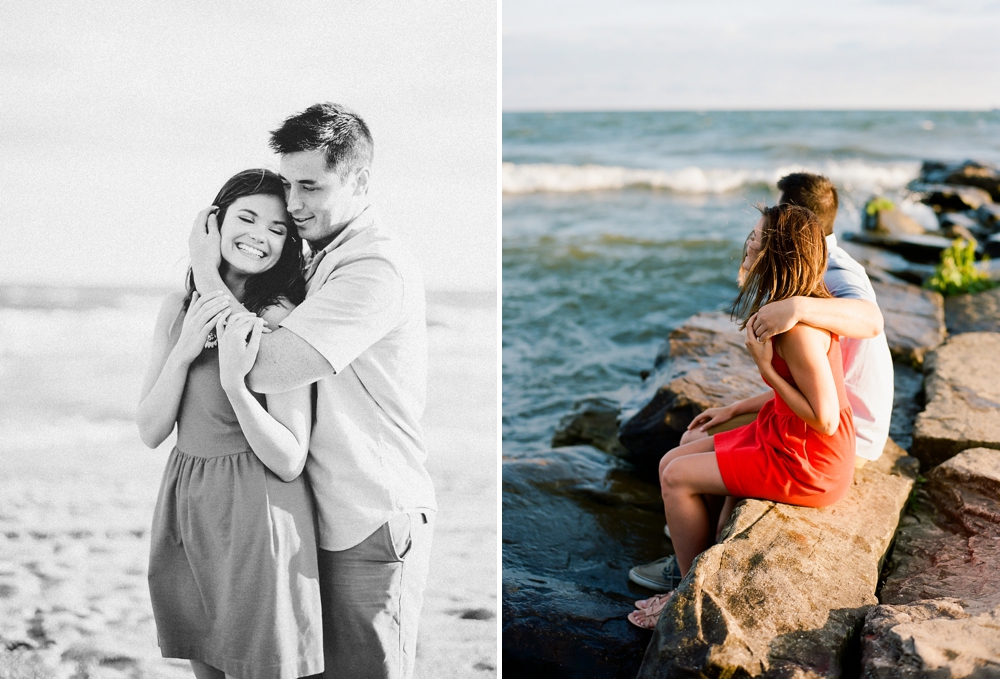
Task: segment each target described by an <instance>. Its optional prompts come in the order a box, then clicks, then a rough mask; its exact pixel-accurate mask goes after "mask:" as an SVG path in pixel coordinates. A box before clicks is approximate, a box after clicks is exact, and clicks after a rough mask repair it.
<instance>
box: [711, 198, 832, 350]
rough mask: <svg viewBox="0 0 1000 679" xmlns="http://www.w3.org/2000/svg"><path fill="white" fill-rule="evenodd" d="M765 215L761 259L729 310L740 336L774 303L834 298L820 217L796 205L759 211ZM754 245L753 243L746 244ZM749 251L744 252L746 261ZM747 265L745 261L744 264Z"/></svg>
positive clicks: (753, 265) (744, 281)
mask: <svg viewBox="0 0 1000 679" xmlns="http://www.w3.org/2000/svg"><path fill="white" fill-rule="evenodd" d="M757 209H758V210H760V215H761V221H762V224H761V228H760V235H761V238H760V254H759V255H757V260H756V261H755V262H754V263H753V264H751V265H750V270H749V271H747V272H745V275H744V277H743V278H744V280H743V283H742V286H741V287H740V292H739V294H738V295H737V296H736V299H735V300H733V306H732V307H731V309H730V313H731V314H732V317H734V318H738V319H739V320H740V330H743V329H744V328H746V326H747V321H748V320H749V319H750V317H751V316H753V315H754V314H755V313H757V311H758V310H759V309H760V308H761V307H762V306H764V305H765V304H768V303H769V302H777V301H780V300H783V299H788V298H789V297H796V296H799V295H801V296H804V297H832V295H831V294H830V291H829V290H827V288H826V283H824V282H823V274H824V273H825V272H826V258H827V251H826V237H825V236H824V235H823V227H822V226H820V223H819V219H817V217H816V215H814V214H813V213H812V212H810V211H809V210H807V209H806V208H804V207H798V206H796V205H786V204H782V205H775V206H774V207H763V206H760V205H758V206H757ZM747 242H748V243H749V238H748V239H747ZM746 251H747V248H746V246H744V248H743V257H744V258H746ZM740 261H741V262H742V260H740Z"/></svg>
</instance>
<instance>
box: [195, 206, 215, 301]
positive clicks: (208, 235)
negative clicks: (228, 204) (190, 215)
mask: <svg viewBox="0 0 1000 679" xmlns="http://www.w3.org/2000/svg"><path fill="white" fill-rule="evenodd" d="M218 211H219V208H217V207H215V206H214V205H212V206H211V207H207V208H205V209H204V210H202V211H201V212H199V213H198V216H197V217H196V218H195V220H194V225H193V226H192V227H191V235H190V236H189V237H188V250H189V251H190V254H191V270H192V271H194V278H195V283H197V282H198V281H199V280H200V281H204V280H205V276H206V273H208V272H212V271H218V270H219V265H220V264H221V263H222V254H221V248H222V238H221V237H220V236H219V222H218V219H217V218H216V216H215V213H216V212H218Z"/></svg>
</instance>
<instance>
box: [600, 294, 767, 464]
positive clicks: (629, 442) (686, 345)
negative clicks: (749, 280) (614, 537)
mask: <svg viewBox="0 0 1000 679" xmlns="http://www.w3.org/2000/svg"><path fill="white" fill-rule="evenodd" d="M667 342H668V345H669V356H670V359H669V362H668V363H667V364H666V366H665V367H664V368H663V370H662V371H661V373H660V374H659V379H660V380H661V385H660V386H659V387H658V388H657V390H656V394H655V395H654V396H653V398H652V399H651V400H650V401H649V403H647V404H646V405H645V406H644V407H643V408H642V409H641V410H640V411H639V412H638V413H636V414H635V415H633V416H632V417H631V418H630V419H629V420H628V421H627V422H625V423H624V424H623V425H622V428H621V431H620V432H619V439H620V441H621V443H622V445H624V446H625V447H626V448H627V449H628V450H629V452H631V453H632V454H633V456H634V457H635V458H636V461H637V463H638V464H639V465H640V466H643V467H648V466H650V465H652V467H653V469H655V468H656V463H658V462H659V460H660V458H661V457H663V455H664V453H666V452H667V451H668V450H670V449H671V448H673V447H675V446H676V445H677V444H678V442H679V441H680V438H681V435H682V434H683V433H684V431H685V429H686V428H687V426H688V424H689V423H690V422H691V420H693V419H694V417H695V415H697V414H699V413H701V412H702V411H704V410H707V409H708V408H714V407H717V406H723V405H726V404H729V403H733V402H734V401H738V400H740V399H743V398H749V397H751V396H756V395H757V394H759V393H761V392H762V391H765V390H766V389H767V385H766V384H765V383H764V381H763V380H762V379H761V377H760V373H759V372H757V366H756V365H755V364H754V362H753V359H752V358H750V354H749V353H748V352H747V350H746V347H745V346H743V342H744V335H743V332H742V331H740V329H739V327H738V326H737V325H736V324H735V323H734V322H733V321H731V320H730V318H729V315H728V314H725V313H722V312H705V313H700V314H697V315H695V316H692V317H691V318H689V319H688V320H686V321H685V322H684V324H683V325H682V326H680V327H679V328H677V329H676V330H674V331H673V332H671V333H670V337H669V338H668V340H667Z"/></svg>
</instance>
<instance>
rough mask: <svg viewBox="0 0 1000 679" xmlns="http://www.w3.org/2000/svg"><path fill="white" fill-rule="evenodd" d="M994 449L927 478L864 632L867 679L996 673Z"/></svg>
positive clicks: (997, 497)
mask: <svg viewBox="0 0 1000 679" xmlns="http://www.w3.org/2000/svg"><path fill="white" fill-rule="evenodd" d="M998 574H1000V451H997V450H992V449H988V448H973V449H969V450H965V451H963V452H961V453H959V454H958V455H956V456H955V457H953V458H951V459H950V460H948V461H947V462H944V463H943V464H941V465H939V466H938V467H935V468H934V469H932V470H931V471H930V472H929V473H928V474H927V481H926V483H924V484H921V486H920V488H919V490H918V491H917V492H916V494H915V496H914V499H913V502H912V503H911V509H910V512H909V513H908V515H907V516H906V517H904V519H903V523H902V526H901V528H900V529H899V532H898V533H897V535H896V544H895V546H894V548H893V553H892V557H891V558H890V560H889V563H888V564H887V568H886V576H885V583H884V585H883V587H882V592H881V597H880V599H881V605H879V606H877V607H876V608H874V609H872V610H871V611H870V612H869V613H868V616H867V619H866V621H865V626H864V629H863V633H862V641H863V659H862V664H863V675H862V676H864V677H870V678H872V679H917V678H920V677H927V678H930V677H950V678H951V679H959V678H960V677H1000V587H998V586H997V576H998Z"/></svg>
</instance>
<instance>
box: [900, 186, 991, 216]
mask: <svg viewBox="0 0 1000 679" xmlns="http://www.w3.org/2000/svg"><path fill="white" fill-rule="evenodd" d="M908 188H909V189H910V190H911V191H914V192H916V193H921V194H923V196H922V197H921V198H920V202H921V203H924V204H925V205H930V206H931V207H932V208H934V212H937V213H939V214H940V213H942V212H961V211H963V210H976V209H978V208H979V207H980V206H981V205H984V204H989V203H992V202H993V198H992V197H991V196H990V193H989V192H988V191H984V190H983V189H980V188H978V187H975V186H960V185H954V184H926V183H923V182H919V181H917V182H910V184H909V187H908Z"/></svg>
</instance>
